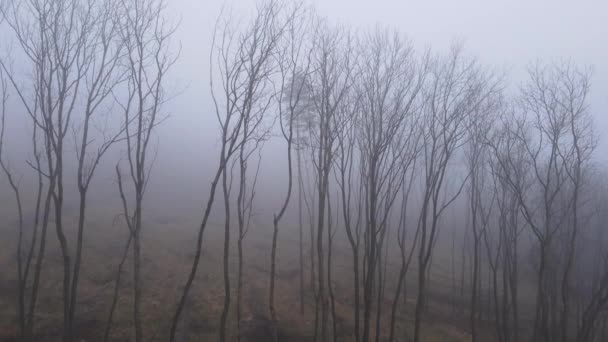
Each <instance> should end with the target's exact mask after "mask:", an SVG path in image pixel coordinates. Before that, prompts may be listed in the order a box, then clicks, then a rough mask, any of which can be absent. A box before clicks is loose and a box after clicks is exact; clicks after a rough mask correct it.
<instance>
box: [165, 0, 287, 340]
mask: <svg viewBox="0 0 608 342" xmlns="http://www.w3.org/2000/svg"><path fill="white" fill-rule="evenodd" d="M280 11H281V6H280V5H279V3H278V2H275V1H270V2H268V3H265V4H262V5H260V6H259V7H258V8H257V12H256V16H255V18H254V19H253V20H252V21H251V22H250V23H249V24H248V25H247V26H246V27H245V28H244V29H242V30H234V27H233V26H232V25H233V24H234V23H233V22H230V20H223V19H224V18H222V17H220V18H218V22H217V23H216V26H215V32H214V37H213V38H214V39H213V43H212V49H211V50H212V51H211V55H210V61H211V78H210V82H211V93H212V97H213V102H214V105H215V112H216V116H217V118H218V121H219V123H220V127H221V151H220V156H219V163H218V167H217V170H216V173H215V176H214V179H213V181H212V183H211V189H210V193H209V198H208V201H207V206H206V208H205V212H204V214H203V220H202V223H201V225H200V228H199V233H198V238H197V245H196V254H195V257H194V261H193V264H192V269H191V271H190V274H189V276H188V280H187V282H186V286H185V288H184V291H183V293H182V296H181V298H180V301H179V303H178V306H177V310H176V313H175V315H174V317H173V322H172V326H171V331H170V341H174V339H175V333H176V329H177V325H178V323H179V318H180V315H181V313H182V311H183V309H184V305H185V303H186V300H187V296H188V293H189V291H190V288H191V286H192V283H193V281H194V278H195V276H196V272H197V269H198V264H199V262H200V257H201V252H202V240H203V234H204V231H205V228H206V226H207V220H208V218H209V215H210V212H211V208H212V206H213V201H214V198H215V191H216V188H217V184H218V182H219V180H220V177H222V184H223V188H224V206H225V214H226V217H225V219H226V222H225V227H224V228H225V238H224V309H223V312H222V317H221V321H220V331H219V333H220V341H225V340H226V324H227V317H228V310H229V305H230V291H231V290H230V279H229V268H228V256H229V242H230V221H229V217H230V208H229V204H230V203H229V191H228V190H229V189H228V187H227V178H226V177H227V175H226V172H227V165H228V163H229V161H230V160H231V158H232V156H233V155H234V154H235V153H237V152H238V151H239V150H240V149H241V145H242V144H243V143H244V142H245V141H246V140H247V139H248V138H245V139H243V137H249V138H251V136H253V135H250V134H253V133H254V132H256V131H255V130H254V129H253V128H254V127H253V126H252V127H250V128H249V133H246V134H244V133H243V130H244V128H243V127H244V122H245V120H246V119H248V118H250V120H249V122H250V123H251V124H252V125H255V122H257V121H256V119H255V118H256V117H259V116H260V115H261V114H262V113H265V112H266V111H267V110H268V109H269V108H270V106H271V105H272V99H273V98H274V95H273V94H272V89H271V83H270V81H271V76H272V75H273V74H274V73H275V72H276V66H275V59H274V56H275V54H276V49H277V46H278V44H279V41H280V38H281V36H282V34H283V32H284V30H285V28H284V25H283V24H281V22H280V19H281V18H280V16H279V14H280ZM215 68H217V69H218V71H219V74H220V78H219V79H220V85H221V88H220V89H221V92H218V91H217V89H215V87H214V80H215V79H214V77H215V76H214V75H215V73H214V71H215Z"/></svg>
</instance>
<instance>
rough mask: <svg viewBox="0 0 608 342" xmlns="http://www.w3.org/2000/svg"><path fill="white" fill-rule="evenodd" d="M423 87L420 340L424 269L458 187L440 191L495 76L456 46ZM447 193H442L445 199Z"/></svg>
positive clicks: (492, 89)
mask: <svg viewBox="0 0 608 342" xmlns="http://www.w3.org/2000/svg"><path fill="white" fill-rule="evenodd" d="M430 74H431V76H430V80H429V82H428V84H427V87H426V88H425V90H424V96H425V107H424V108H425V113H424V119H423V121H424V123H423V127H424V148H423V151H422V153H423V156H424V157H423V169H424V175H423V186H424V190H423V198H422V207H421V210H420V215H419V217H418V227H417V230H419V232H418V234H420V239H419V241H418V298H417V302H416V311H415V317H414V341H415V342H418V341H420V340H421V338H422V337H421V323H422V319H423V317H422V316H423V311H424V305H425V303H426V287H427V284H426V282H427V273H428V267H429V261H430V259H431V256H432V254H433V247H434V245H435V241H436V240H437V234H438V228H439V225H438V223H439V218H440V217H441V215H442V214H443V212H444V210H445V209H446V208H447V207H449V206H450V204H452V203H453V202H454V201H455V200H456V198H457V197H458V196H459V195H460V193H461V192H462V189H463V188H464V185H465V184H466V179H465V181H463V182H462V183H461V184H460V185H459V186H457V188H456V191H455V192H454V193H453V194H450V195H443V196H442V194H443V191H442V190H443V187H444V183H445V175H446V172H447V170H448V169H449V165H450V161H451V160H452V157H453V155H454V153H455V152H456V151H457V150H458V148H459V147H460V146H461V145H462V144H463V143H464V142H465V141H466V132H467V127H468V122H469V121H468V118H469V115H470V114H472V113H475V112H476V111H477V110H478V109H479V108H480V106H482V105H483V104H484V103H485V101H486V100H487V99H488V98H489V97H490V96H491V95H493V94H494V93H495V91H496V88H497V87H496V81H495V80H494V78H493V77H492V76H491V75H487V74H486V73H485V72H484V71H483V70H482V69H481V68H480V67H479V65H478V64H477V62H476V61H475V60H469V59H467V58H466V57H464V56H463V52H462V49H461V48H460V47H455V48H453V49H452V50H451V52H450V54H449V55H448V56H447V57H446V58H445V59H438V60H435V61H434V62H433V65H432V67H431V73H430ZM444 196H445V198H444Z"/></svg>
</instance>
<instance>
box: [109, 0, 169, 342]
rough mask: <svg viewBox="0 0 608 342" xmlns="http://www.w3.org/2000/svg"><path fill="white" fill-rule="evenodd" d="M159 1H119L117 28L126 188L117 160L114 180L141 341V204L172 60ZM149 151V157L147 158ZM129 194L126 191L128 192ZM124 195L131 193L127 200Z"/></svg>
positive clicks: (136, 329) (163, 3) (162, 9)
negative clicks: (121, 61) (125, 234)
mask: <svg viewBox="0 0 608 342" xmlns="http://www.w3.org/2000/svg"><path fill="white" fill-rule="evenodd" d="M165 5H166V4H165V2H164V0H136V1H122V3H121V12H120V13H121V17H120V24H119V27H118V32H119V37H120V39H121V43H122V44H123V45H124V49H125V54H126V56H125V58H124V65H125V69H124V72H125V75H126V76H125V77H126V86H125V93H126V98H119V99H118V102H119V103H120V106H121V108H122V110H123V115H124V121H123V124H124V127H125V142H126V159H127V166H128V175H129V183H130V184H131V185H132V191H131V193H127V189H125V187H124V184H123V178H122V176H121V171H120V168H119V165H117V166H116V174H117V182H118V186H119V191H120V197H121V202H122V206H123V215H124V218H125V223H126V225H127V227H128V229H129V233H130V234H129V238H128V243H127V245H126V248H125V250H126V251H128V249H129V248H130V245H131V241H132V245H133V249H132V251H133V254H132V260H133V294H134V298H133V323H134V332H135V341H138V342H139V341H142V340H144V336H143V327H142V321H141V298H142V286H141V232H142V228H143V224H142V222H143V219H142V218H143V203H144V196H145V193H146V189H147V185H148V182H149V179H150V175H151V169H152V166H153V162H154V154H153V153H154V150H153V149H152V148H153V145H151V142H152V141H153V138H154V129H155V128H156V127H157V126H158V125H159V124H160V123H161V122H162V121H163V119H164V117H165V115H164V114H163V112H162V106H163V104H164V103H165V101H166V100H167V96H166V90H165V87H164V83H165V76H166V75H167V72H168V71H169V69H170V68H171V66H173V64H174V63H175V61H176V59H177V55H174V54H172V53H171V52H170V50H169V49H170V45H171V37H172V35H173V33H174V32H175V27H174V26H171V25H170V24H169V23H168V22H167V21H166V18H165V16H164V10H165ZM150 153H152V158H150V157H151V156H150ZM129 195H130V196H129ZM128 197H131V198H130V199H129V198H128Z"/></svg>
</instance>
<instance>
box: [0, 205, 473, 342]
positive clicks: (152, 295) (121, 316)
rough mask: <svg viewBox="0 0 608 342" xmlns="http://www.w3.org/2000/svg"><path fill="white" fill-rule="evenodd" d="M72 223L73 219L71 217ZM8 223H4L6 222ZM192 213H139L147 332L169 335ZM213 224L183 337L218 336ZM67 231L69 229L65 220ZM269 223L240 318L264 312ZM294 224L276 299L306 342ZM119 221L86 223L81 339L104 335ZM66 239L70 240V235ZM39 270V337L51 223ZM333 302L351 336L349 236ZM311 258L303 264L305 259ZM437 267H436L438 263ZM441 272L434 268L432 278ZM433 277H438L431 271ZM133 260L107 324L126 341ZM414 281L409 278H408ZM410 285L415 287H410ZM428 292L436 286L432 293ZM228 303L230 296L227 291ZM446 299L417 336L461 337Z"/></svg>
mask: <svg viewBox="0 0 608 342" xmlns="http://www.w3.org/2000/svg"><path fill="white" fill-rule="evenodd" d="M67 222H68V224H67V225H68V226H71V227H73V226H74V223H75V222H74V218H72V219H71V220H68V221H67ZM9 226H11V225H9ZM185 227H196V222H186V221H183V220H182V221H180V220H176V219H174V218H154V217H151V219H150V221H149V222H146V225H145V232H144V234H143V270H142V277H143V297H144V303H143V307H142V315H143V321H144V322H145V326H144V332H145V340H146V341H166V339H167V332H168V330H169V322H170V319H171V317H172V314H173V311H174V308H175V304H176V301H177V298H178V295H179V293H180V292H179V291H180V288H181V286H183V283H184V281H185V278H186V275H187V272H188V271H189V266H190V262H191V258H192V256H193V251H194V243H195V234H196V232H195V231H194V230H190V229H189V230H186V228H185ZM221 230H222V227H221V226H220V225H211V226H210V227H209V228H208V231H207V234H206V238H205V244H204V256H203V258H202V263H201V266H200V269H199V272H198V275H197V279H196V281H195V285H194V287H193V289H192V291H191V295H190V298H189V299H190V300H189V304H188V306H187V308H186V310H185V313H184V316H183V318H184V320H183V324H182V327H181V329H180V330H181V331H180V336H181V338H182V339H183V340H187V341H212V340H214V339H216V336H217V334H216V331H217V328H218V325H219V316H220V314H221V310H222V302H223V283H222V277H221V272H222V259H221V255H222V254H221V247H222V243H221V242H220V241H222V236H223V232H222V231H221ZM68 233H70V234H69V235H70V236H73V235H74V234H73V231H70V230H69V229H68ZM0 236H2V239H0V269H2V270H3V271H2V272H0V341H3V340H8V339H9V337H10V336H14V334H15V330H16V320H15V298H16V295H15V278H16V276H15V273H16V266H15V248H14V241H15V238H16V234H15V232H14V231H10V230H9V229H8V228H5V230H4V231H0ZM269 236H270V227H257V228H256V231H252V232H251V234H250V236H248V239H247V240H246V251H245V253H246V257H245V260H246V265H245V280H244V293H243V311H244V312H243V318H244V319H245V320H251V319H253V318H256V317H257V318H259V317H264V316H265V315H266V312H267V297H268V293H267V288H268V282H269V279H268V278H269V260H270V248H269V239H267V237H269ZM296 236H297V234H295V231H287V230H285V231H282V232H281V236H280V238H281V239H280V244H279V250H278V260H279V265H278V275H277V289H276V291H277V293H276V306H277V312H278V316H279V322H280V329H281V332H282V335H283V336H284V340H285V341H309V340H311V331H312V330H313V326H314V296H313V294H312V293H311V291H309V290H308V289H307V291H306V305H305V312H304V314H300V312H299V311H300V310H299V299H298V298H299V261H298V253H297V246H298V241H297V239H296ZM125 238H126V229H125V228H124V227H113V226H112V224H111V221H110V220H108V219H104V218H98V219H97V220H95V221H94V223H92V224H89V226H88V227H87V233H86V244H85V254H84V260H83V269H82V278H81V283H80V291H79V303H78V307H77V334H78V337H79V338H80V339H81V340H83V341H87V342H88V341H100V340H101V337H102V335H103V331H104V327H105V321H106V319H107V315H108V310H109V305H110V302H111V296H112V289H113V284H114V279H115V272H116V268H117V265H118V262H119V260H120V255H121V253H122V250H123V248H124V243H125ZM72 245H73V244H72ZM232 248H233V249H232V251H233V253H232V255H233V257H232V259H231V264H230V267H231V270H232V271H234V272H233V276H232V277H231V281H232V286H233V288H236V276H235V275H236V267H237V264H236V262H237V260H236V248H235V246H233V247H232ZM47 251H48V252H47V255H46V259H45V267H44V271H43V274H42V280H43V281H42V282H41V289H40V291H41V292H40V300H39V303H38V308H39V310H38V312H37V316H36V331H37V333H38V335H39V336H40V341H55V340H58V339H59V336H60V333H61V331H60V328H59V327H60V326H61V319H62V309H61V308H62V304H61V274H62V265H61V258H60V252H59V249H58V244H57V238H56V235H55V232H54V228H53V227H49V232H48V248H47ZM334 260H335V266H334V267H335V274H334V276H333V277H334V280H335V285H334V286H335V287H334V291H335V293H336V311H337V313H338V316H339V318H338V332H339V337H340V340H341V341H351V340H352V339H353V337H352V336H350V335H349V332H350V331H352V316H353V314H352V309H351V308H352V293H353V290H352V286H351V281H352V280H351V279H352V278H351V277H352V273H351V268H352V266H351V263H350V262H351V261H350V250H349V249H348V248H347V247H346V245H338V246H337V247H336V251H335V252H334ZM308 261H309V259H308V257H307V259H306V263H307V264H308ZM396 267H397V265H396V264H395V265H392V264H391V265H389V269H388V271H389V273H392V274H396ZM438 269H439V268H438ZM305 276H306V285H307V286H309V284H310V279H309V270H308V269H306V270H305ZM443 276H445V274H439V275H438V276H437V277H435V276H434V280H437V279H438V280H439V281H438V284H440V283H442V282H443V281H444V280H441V279H442V277H443ZM435 278H436V279H435ZM131 281H132V279H131V272H130V264H129V267H128V269H127V271H126V272H125V273H124V274H123V282H122V287H121V291H120V298H119V302H118V310H117V313H116V316H115V324H114V326H113V330H112V338H113V340H115V341H128V340H129V339H130V337H131V336H130V334H131V329H130V328H131V322H132V317H131V315H132V312H131V305H132V292H131V289H130V286H131V284H132V282H131ZM392 286H394V285H393V284H392V283H390V282H389V283H388V284H387V291H386V292H387V298H386V300H385V301H384V302H383V311H385V312H387V313H388V311H389V310H390V301H391V299H390V296H392V291H391V287H392ZM410 288H411V286H410ZM433 288H434V289H435V292H434V295H433V298H443V296H441V295H440V294H441V293H445V289H444V288H443V287H442V286H438V285H433ZM410 292H411V294H413V293H414V292H413V291H410ZM435 293H436V294H437V295H435ZM232 298H233V300H232V303H233V305H234V304H235V303H236V295H233V296H232ZM442 300H443V299H436V300H434V301H431V302H430V304H429V305H430V307H429V308H430V313H429V315H428V316H429V317H428V319H427V321H426V322H425V326H424V336H423V337H424V338H423V340H424V341H468V339H469V336H468V335H467V334H466V332H465V331H466V328H465V326H466V325H465V323H464V318H463V319H462V320H460V321H455V320H454V317H453V316H451V315H449V313H448V312H447V311H448V310H447V309H446V307H447V306H446V305H443V304H445V303H443V304H442ZM234 311H235V310H234V309H233V310H232V317H231V320H230V322H231V325H230V330H231V331H232V332H233V333H232V336H233V337H236V336H235V335H236V333H235V331H236V319H235V313H234ZM412 311H413V302H412V301H411V300H408V305H407V308H406V310H405V312H404V313H403V315H402V316H401V317H400V319H399V323H400V324H399V327H398V331H397V336H405V335H406V331H409V332H411V331H412V324H413V322H412V317H413V316H412V314H411V313H412ZM381 329H382V334H383V335H384V334H385V333H386V331H387V330H388V315H387V316H385V317H384V318H383V325H382V326H381Z"/></svg>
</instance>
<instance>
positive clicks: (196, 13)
mask: <svg viewBox="0 0 608 342" xmlns="http://www.w3.org/2000/svg"><path fill="white" fill-rule="evenodd" d="M311 2H312V3H313V4H314V5H315V7H316V8H317V10H318V12H320V14H322V15H323V16H326V17H328V19H329V20H331V21H334V22H337V23H342V24H348V25H351V26H353V27H355V28H357V29H360V30H365V29H371V28H374V26H376V25H377V24H380V25H382V26H385V27H389V28H396V29H398V30H399V31H401V32H403V33H405V34H406V35H407V36H409V37H410V39H411V40H412V41H413V43H414V44H415V46H417V47H420V48H424V47H431V48H433V49H436V50H441V49H445V48H447V47H448V46H449V45H450V43H451V42H452V41H454V40H456V39H458V40H462V41H464V43H465V47H466V48H467V51H468V53H470V54H473V55H475V56H477V57H479V59H480V60H481V62H482V63H485V64H487V65H490V66H495V67H497V68H499V69H505V70H506V71H507V75H508V77H509V81H510V82H511V83H512V84H514V85H517V84H518V82H520V81H521V80H522V77H523V76H525V68H526V65H527V64H529V63H530V62H534V61H535V60H537V59H542V60H545V61H559V60H561V59H571V60H573V61H574V62H576V63H578V64H584V65H589V66H592V67H593V69H594V74H593V79H592V81H593V88H592V94H591V99H590V104H591V110H592V112H593V113H594V116H595V120H596V127H597V133H598V134H600V135H601V136H602V137H603V138H604V139H602V140H601V148H600V149H599V150H598V155H597V157H598V159H599V160H602V161H603V162H606V161H608V156H606V155H607V153H606V152H605V151H607V150H608V149H607V147H608V142H607V139H605V138H606V134H605V133H604V132H607V131H608V116H607V115H606V111H607V110H608V1H606V0H582V1H580V0H579V1H574V0H572V1H566V0H510V1H490V0H458V1H450V0H424V1H423V0H415V1H413V0H409V1H408V0H373V1H369V0H312V1H311ZM255 3H256V2H255V1H254V0H238V1H236V0H233V1H229V2H228V4H229V5H231V6H232V8H233V10H234V12H236V13H240V14H241V15H244V16H246V15H248V14H250V13H251V8H252V7H253V6H254V5H255ZM222 4H223V1H220V0H207V1H201V0H171V1H169V6H170V8H169V11H170V12H171V15H172V16H174V18H181V25H180V27H179V30H178V32H177V37H176V39H177V40H179V41H180V42H181V47H182V56H181V59H180V60H179V62H178V65H177V66H176V67H175V69H174V70H173V74H172V80H171V82H172V83H173V84H174V85H175V89H178V90H179V91H180V94H179V96H178V97H177V98H176V99H175V100H174V101H173V102H171V103H170V104H169V106H168V109H169V110H170V112H171V114H172V117H171V119H170V120H169V121H168V122H167V123H166V124H165V125H164V127H163V128H162V129H161V132H160V139H161V144H160V151H159V159H158V167H159V170H171V171H172V172H175V173H174V174H173V173H172V174H171V175H169V174H168V173H166V172H163V171H158V172H160V173H163V174H164V175H165V176H170V177H176V179H182V180H185V179H196V180H198V181H199V185H195V186H196V187H200V189H206V188H207V186H208V182H209V179H210V176H211V174H210V173H211V172H212V165H214V164H215V163H216V162H217V161H216V154H217V153H216V151H217V147H218V144H217V137H216V132H217V122H216V119H215V115H214V114H213V110H212V107H211V101H210V97H209V81H208V79H209V77H208V70H209V45H210V41H211V34H212V28H213V25H214V22H215V19H216V17H217V15H218V14H219V12H220V9H221V7H222ZM267 152H268V153H267V155H266V157H265V158H272V156H270V155H269V154H271V152H270V151H267ZM209 158H211V159H209ZM273 164H274V165H271V166H270V167H267V166H265V167H266V169H265V170H264V172H263V174H265V176H264V177H273V176H274V173H275V172H277V173H280V172H279V171H281V170H277V169H279V168H277V167H273V166H276V163H273ZM157 176H160V175H157ZM201 182H202V184H201ZM181 184H182V185H181V186H178V187H177V189H175V193H180V191H182V190H187V189H190V190H192V186H193V185H192V184H191V183H189V182H182V183H181ZM189 193H191V192H189ZM200 200H202V194H201V198H200ZM200 203H201V202H200V201H199V202H197V205H200Z"/></svg>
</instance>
